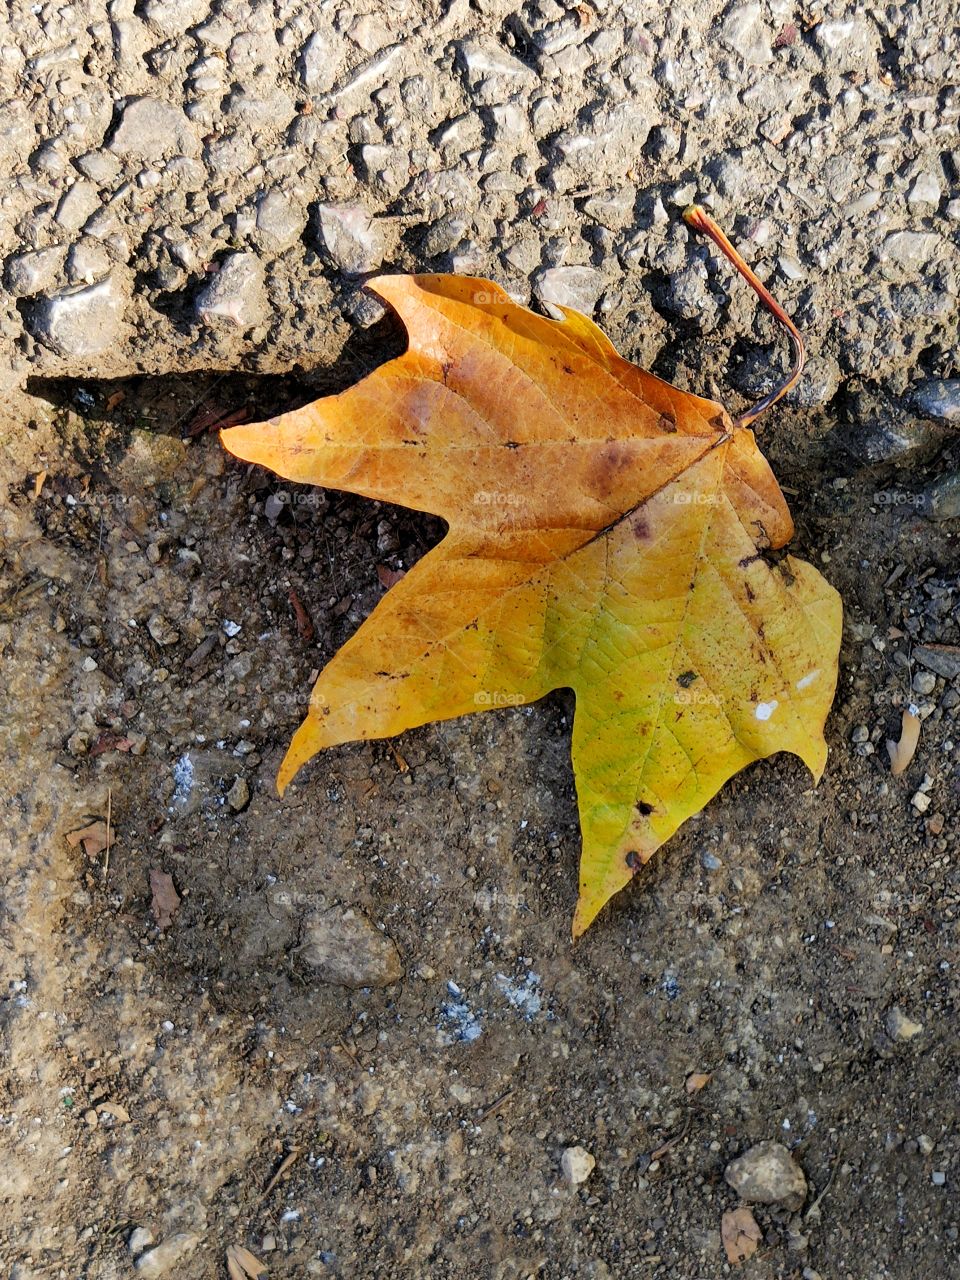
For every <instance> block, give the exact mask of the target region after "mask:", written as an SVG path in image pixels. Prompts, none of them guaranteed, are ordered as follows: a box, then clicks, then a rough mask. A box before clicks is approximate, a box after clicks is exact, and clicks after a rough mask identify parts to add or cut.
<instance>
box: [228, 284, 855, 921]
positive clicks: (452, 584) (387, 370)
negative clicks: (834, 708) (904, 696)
mask: <svg viewBox="0 0 960 1280" xmlns="http://www.w3.org/2000/svg"><path fill="white" fill-rule="evenodd" d="M371 287H372V288H373V290H374V292H375V293H377V294H378V295H379V296H380V297H381V298H383V299H384V301H386V302H388V303H389V304H390V305H391V306H392V307H393V308H394V310H395V311H396V312H397V314H398V315H399V316H400V317H401V319H402V320H403V321H404V323H405V324H406V327H407V331H408V334H409V348H408V350H407V351H406V353H405V354H404V355H402V356H401V357H399V358H398V359H395V360H391V361H390V362H389V363H387V364H385V365H383V366H381V367H380V368H378V369H376V370H375V371H374V372H373V373H371V374H370V375H369V376H368V377H366V378H364V379H363V381H361V382H359V383H358V384H357V385H355V386H353V387H351V388H349V389H348V390H347V391H344V392H343V393H341V394H340V395H335V396H328V397H326V398H324V399H321V400H317V401H315V402H314V403H312V404H309V405H307V406H306V407H305V408H303V409H299V410H297V411H295V412H292V413H286V414H282V415H280V416H279V417H277V418H273V419H271V420H270V421H269V422H262V423H254V424H246V425H243V426H237V427H234V428H232V429H231V430H227V431H224V432H223V433H222V439H223V442H224V444H225V445H226V447H227V448H228V449H229V450H230V452H232V453H233V454H235V455H236V456H237V457H239V458H242V459H244V460H245V461H247V462H255V463H260V464H261V465H263V466H266V467H270V468H271V469H272V470H273V471H275V472H277V473H278V474H279V475H281V476H283V477H284V478H285V479H287V480H292V481H297V482H300V483H305V484H319V485H326V486H329V487H332V488H339V489H346V490H348V491H350V492H353V493H359V494H363V495H365V496H367V497H369V498H376V499H379V500H381V501H384V502H391V503H399V504H402V505H404V506H407V507H413V508H415V509H417V510H420V511H429V512H432V513H434V514H436V515H439V516H442V517H443V518H444V519H445V520H446V521H447V522H448V523H449V526H450V529H449V533H448V534H447V536H446V537H445V538H444V539H443V541H442V542H441V543H440V545H439V546H437V547H435V548H434V549H433V550H432V551H430V552H429V553H428V554H427V555H426V556H424V557H423V559H422V560H420V561H419V562H418V563H417V564H416V565H415V566H414V568H413V569H411V570H410V572H409V573H407V574H406V575H405V576H404V577H403V578H402V579H400V580H399V581H398V582H397V583H396V584H395V585H394V586H393V587H392V588H391V589H390V590H389V591H388V592H387V594H386V595H385V596H384V597H383V599H382V600H381V602H380V603H379V604H378V606H377V607H376V609H375V610H374V611H373V613H372V614H371V616H370V617H369V618H368V619H367V621H366V622H365V623H364V624H363V626H361V627H360V629H359V630H358V631H357V632H356V634H355V635H354V636H353V637H352V638H351V639H350V640H348V641H347V643H346V644H345V645H344V646H343V648H342V649H341V650H340V651H339V653H337V654H336V656H335V657H334V658H333V659H332V660H331V661H330V662H329V663H328V664H327V666H326V667H325V668H324V670H323V671H322V672H321V674H320V678H319V679H318V681H317V683H316V685H315V687H314V691H313V697H312V700H311V705H310V709H309V712H308V714H307V717H306V719H305V720H304V722H303V724H302V725H301V726H300V728H299V729H298V730H297V732H296V733H295V734H294V737H293V741H292V742H291V744H290V748H289V750H288V752H287V755H286V758H285V759H284V761H283V763H282V765H281V767H280V772H279V775H278V779H277V783H278V787H279V789H280V791H281V793H282V792H283V791H284V789H285V788H286V787H287V786H288V784H289V783H290V781H291V779H292V778H293V776H294V775H295V774H296V773H297V772H298V770H299V769H300V768H301V767H302V766H303V765H304V764H305V763H306V762H307V761H308V760H310V759H311V757H312V756H314V755H315V754H316V753H317V752H318V751H319V750H321V749H322V748H324V747H330V746H335V745H336V744H338V743H342V742H349V741H354V740H359V739H369V738H385V737H391V736H393V735H395V734H398V733H402V732H403V731H404V730H405V729H410V728H412V727H414V726H417V725H422V724H425V723H427V722H428V721H432V720H444V719H449V718H451V717H454V716H461V715H465V714H467V713H470V712H476V711H484V710H487V709H490V708H495V707H499V706H503V705H515V704H518V703H528V702H533V701H535V700H536V699H537V698H541V697H543V695H544V694H546V693H548V692H550V690H552V689H557V688H561V687H569V688H572V689H573V691H574V693H575V695H576V715H575V720H574V726H573V748H572V749H573V767H574V775H575V779H576V785H577V797H578V804H579V810H580V823H581V831H582V839H583V850H582V856H581V864H580V893H579V900H578V903H577V909H576V914H575V918H574V926H573V929H574V936H577V935H579V934H581V933H582V932H583V931H584V930H585V929H586V928H587V927H588V925H589V924H590V923H591V921H592V920H593V919H594V918H595V916H596V915H597V913H598V911H599V910H600V909H601V907H603V905H604V904H605V903H606V902H607V901H608V900H609V899H610V898H611V897H612V896H613V894H615V893H616V892H617V890H619V889H621V888H622V887H623V886H624V885H625V884H627V882H628V881H629V880H630V879H631V878H632V877H633V875H634V874H635V872H636V871H637V870H638V868H639V867H640V866H641V865H642V864H643V863H645V862H647V861H648V860H649V859H650V858H651V857H652V856H653V853H654V852H655V850H656V849H658V848H659V847H660V846H661V845H662V844H663V843H664V841H666V840H667V839H669V837H670V836H671V835H672V834H673V833H674V832H675V831H676V830H677V828H678V827H679V826H680V825H681V823H683V822H684V821H685V819H687V818H688V817H690V815H691V814H693V813H696V812H697V811H698V810H699V809H700V808H702V806H703V805H704V804H705V803H706V802H707V801H708V800H709V799H710V797H711V796H713V795H714V793H715V792H716V791H717V790H718V789H719V788H720V787H721V786H722V785H723V783H724V782H725V781H726V780H727V779H728V778H729V777H730V776H731V775H732V774H734V773H736V772H737V771H738V770H740V769H742V768H743V767H744V766H745V765H747V764H750V763H751V762H752V761H754V760H758V759H761V758H762V757H765V756H768V755H771V754H772V753H774V752H776V751H792V752H794V753H795V754H797V755H798V756H800V757H801V759H803V760H804V761H805V762H806V764H807V765H808V767H809V768H810V770H811V772H812V773H813V775H814V777H815V778H819V777H820V774H821V773H822V771H823V768H824V763H825V760H826V753H827V748H826V743H825V741H824V737H823V725H824V721H825V719H826V716H827V712H828V710H829V708H830V705H831V702H832V700H833V694H834V688H835V684H836V676H837V653H838V650H839V643H840V629H841V608H840V600H839V597H838V596H837V593H836V592H835V591H834V590H833V589H832V588H831V587H830V586H829V585H828V584H827V583H826V582H825V581H824V579H823V578H822V577H821V576H820V574H819V573H818V572H817V570H816V569H814V568H812V567H811V566H810V565H809V564H806V563H804V562H803V561H799V560H796V559H794V558H793V557H791V556H787V557H786V558H784V559H783V560H782V561H781V562H780V563H779V564H773V563H772V562H771V561H769V560H768V559H767V558H766V557H765V554H764V553H765V552H766V551H768V550H773V549H777V548H780V547H782V546H783V545H784V544H785V543H786V542H787V541H788V540H789V539H790V538H791V536H792V534H793V524H792V521H791V518H790V513H789V511H788V510H787V506H786V502H785V501H784V498H783V495H782V493H781V492H780V488H779V486H778V485H777V482H776V480H775V479H774V476H773V473H772V472H771V470H770V468H769V465H768V464H767V462H766V460H765V459H764V458H763V456H762V454H761V453H760V451H759V449H758V448H757V445H756V441H755V439H754V436H753V433H752V432H751V431H750V430H748V429H746V428H742V427H738V426H736V425H735V424H734V423H733V421H732V420H731V418H730V416H729V415H728V414H727V412H726V410H725V409H724V408H723V407H722V406H721V405H720V404H718V403H717V402H715V401H712V400H706V399H703V398H701V397H699V396H695V395H691V394H689V393H687V392H684V391H680V390H678V389H677V388H676V387H672V386H670V385H669V384H667V383H665V382H662V381H661V380H660V379H659V378H656V377H654V376H653V375H652V374H649V373H647V372H645V371H644V370H642V369H639V368H637V367H636V366H635V365H632V364H630V363H629V362H628V361H626V360H624V359H623V358H622V357H621V356H619V355H618V354H617V352H616V351H615V350H614V348H613V346H612V345H611V343H610V342H609V341H608V339H607V338H606V337H605V336H604V335H603V333H602V332H601V331H600V330H599V329H598V328H597V327H596V326H595V325H594V324H593V323H592V321H590V320H588V319H587V318H586V317H585V316H582V315H580V314H578V313H577V312H574V311H570V310H566V309H564V310H563V320H562V321H560V322H558V321H554V320H549V319H546V318H544V317H541V316H538V315H535V314H534V313H533V312H531V311H529V310H527V309H526V308H524V307H521V306H518V305H516V304H515V303H513V302H512V301H511V300H510V298H509V297H508V295H507V294H506V293H504V291H503V290H502V289H500V288H499V287H498V286H497V285H495V284H492V283H491V282H490V281H487V280H479V279H470V278H467V277H460V276H445V275H434V276H382V277H380V278H378V279H377V280H375V281H374V282H372V286H371Z"/></svg>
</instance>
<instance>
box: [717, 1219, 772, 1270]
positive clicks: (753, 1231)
mask: <svg viewBox="0 0 960 1280" xmlns="http://www.w3.org/2000/svg"><path fill="white" fill-rule="evenodd" d="M720 1238H721V1239H722V1241H723V1247H724V1249H725V1250H726V1254H727V1261H728V1262H729V1263H730V1264H731V1266H734V1267H739V1266H740V1265H741V1264H742V1263H744V1262H746V1261H747V1259H748V1258H752V1257H753V1255H754V1254H755V1253H756V1251H757V1246H758V1245H759V1243H760V1241H761V1240H762V1239H763V1234H762V1232H761V1231H760V1228H759V1227H758V1226H757V1220H756V1218H755V1217H754V1216H753V1214H752V1213H751V1212H750V1210H749V1209H746V1208H740V1209H728V1210H727V1211H726V1213H725V1214H724V1215H723V1217H722V1218H721V1220H720Z"/></svg>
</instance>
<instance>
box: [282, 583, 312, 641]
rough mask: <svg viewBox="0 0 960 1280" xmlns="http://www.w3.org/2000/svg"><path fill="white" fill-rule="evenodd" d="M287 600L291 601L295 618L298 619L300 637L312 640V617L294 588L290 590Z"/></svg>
mask: <svg viewBox="0 0 960 1280" xmlns="http://www.w3.org/2000/svg"><path fill="white" fill-rule="evenodd" d="M287 598H288V599H289V601H290V605H291V607H292V609H293V613H294V616H295V618H296V619H297V632H298V634H299V636H300V639H301V640H312V639H313V623H312V622H311V621H310V615H309V613H307V611H306V609H305V608H304V607H303V603H302V602H301V600H300V597H299V596H298V595H297V593H296V592H295V591H294V589H293V587H291V588H290V591H289V594H288V597H287Z"/></svg>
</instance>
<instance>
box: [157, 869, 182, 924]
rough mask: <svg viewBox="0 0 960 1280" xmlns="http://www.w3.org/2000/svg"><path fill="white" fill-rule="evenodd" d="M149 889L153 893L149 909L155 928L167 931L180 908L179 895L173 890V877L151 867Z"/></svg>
mask: <svg viewBox="0 0 960 1280" xmlns="http://www.w3.org/2000/svg"><path fill="white" fill-rule="evenodd" d="M150 889H151V891H152V893H153V898H152V900H151V903H150V909H151V911H152V912H153V918H154V920H156V922H157V928H158V929H169V928H170V926H171V925H172V924H173V917H174V916H175V915H176V912H177V908H178V907H179V906H180V895H179V893H177V891H176V889H175V888H174V884H173V877H172V876H171V875H169V874H168V873H167V872H166V871H158V870H157V868H156V867H151V868H150Z"/></svg>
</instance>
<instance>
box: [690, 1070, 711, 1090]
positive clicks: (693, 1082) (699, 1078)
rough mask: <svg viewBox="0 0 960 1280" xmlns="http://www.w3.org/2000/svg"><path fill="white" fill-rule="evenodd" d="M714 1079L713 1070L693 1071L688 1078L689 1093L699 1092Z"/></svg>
mask: <svg viewBox="0 0 960 1280" xmlns="http://www.w3.org/2000/svg"><path fill="white" fill-rule="evenodd" d="M712 1079H713V1072H712V1071H691V1072H690V1074H689V1075H688V1076H687V1079H686V1089H687V1093H689V1094H694V1093H699V1092H700V1090H701V1089H705V1088H706V1087H707V1085H708V1084H709V1083H710V1081H711V1080H712Z"/></svg>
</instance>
